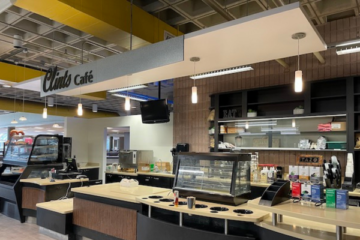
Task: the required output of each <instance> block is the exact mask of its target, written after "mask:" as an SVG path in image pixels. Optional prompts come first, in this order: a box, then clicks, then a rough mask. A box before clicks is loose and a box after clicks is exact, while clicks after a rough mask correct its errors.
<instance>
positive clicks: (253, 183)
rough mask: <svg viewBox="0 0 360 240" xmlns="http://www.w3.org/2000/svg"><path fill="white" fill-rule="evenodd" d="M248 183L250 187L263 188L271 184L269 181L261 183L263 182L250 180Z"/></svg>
mask: <svg viewBox="0 0 360 240" xmlns="http://www.w3.org/2000/svg"><path fill="white" fill-rule="evenodd" d="M250 185H251V186H252V187H263V188H267V187H269V186H270V185H271V184H270V183H263V182H250Z"/></svg>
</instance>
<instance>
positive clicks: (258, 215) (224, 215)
mask: <svg viewBox="0 0 360 240" xmlns="http://www.w3.org/2000/svg"><path fill="white" fill-rule="evenodd" d="M149 196H150V195H144V196H141V197H137V198H136V200H137V201H138V202H140V203H143V204H146V205H149V206H152V207H156V208H161V209H166V210H169V211H173V212H181V213H187V214H191V215H198V216H204V217H211V218H219V219H228V220H235V221H243V222H259V221H262V220H263V219H264V218H266V217H268V216H269V213H267V212H264V211H261V210H258V209H255V208H253V207H250V206H247V204H242V205H239V206H229V205H224V204H218V203H211V202H204V201H196V204H204V205H207V206H208V207H207V208H196V209H189V208H188V207H187V205H179V206H178V207H175V206H169V205H172V202H160V201H159V199H150V198H148V197H149ZM159 196H163V197H164V198H170V199H172V196H173V195H172V194H171V193H170V194H169V196H168V197H167V194H159ZM144 198H146V199H144ZM179 201H186V199H183V198H180V199H179ZM156 202H159V203H156ZM211 207H226V208H228V209H229V210H228V211H224V212H220V211H219V212H217V213H211V212H210V211H211V210H210V208H211ZM235 209H246V210H251V211H253V214H241V215H238V214H237V213H234V212H233V210H235Z"/></svg>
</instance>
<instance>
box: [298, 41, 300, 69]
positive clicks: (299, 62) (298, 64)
mask: <svg viewBox="0 0 360 240" xmlns="http://www.w3.org/2000/svg"><path fill="white" fill-rule="evenodd" d="M298 70H300V38H299V36H298Z"/></svg>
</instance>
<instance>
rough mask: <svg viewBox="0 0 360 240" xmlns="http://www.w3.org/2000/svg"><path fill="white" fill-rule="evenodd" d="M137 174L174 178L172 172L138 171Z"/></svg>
mask: <svg viewBox="0 0 360 240" xmlns="http://www.w3.org/2000/svg"><path fill="white" fill-rule="evenodd" d="M138 175H147V176H154V177H168V178H174V177H175V175H174V174H170V173H157V172H138Z"/></svg>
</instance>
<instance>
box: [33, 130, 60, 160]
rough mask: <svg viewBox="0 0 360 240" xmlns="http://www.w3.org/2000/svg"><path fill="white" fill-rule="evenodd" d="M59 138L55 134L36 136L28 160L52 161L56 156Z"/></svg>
mask: <svg viewBox="0 0 360 240" xmlns="http://www.w3.org/2000/svg"><path fill="white" fill-rule="evenodd" d="M58 146H59V139H58V138H57V137H56V136H46V135H41V136H38V137H37V138H36V141H35V143H34V149H33V152H32V154H31V158H30V162H43V161H51V162H54V161H56V159H57V158H58Z"/></svg>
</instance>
